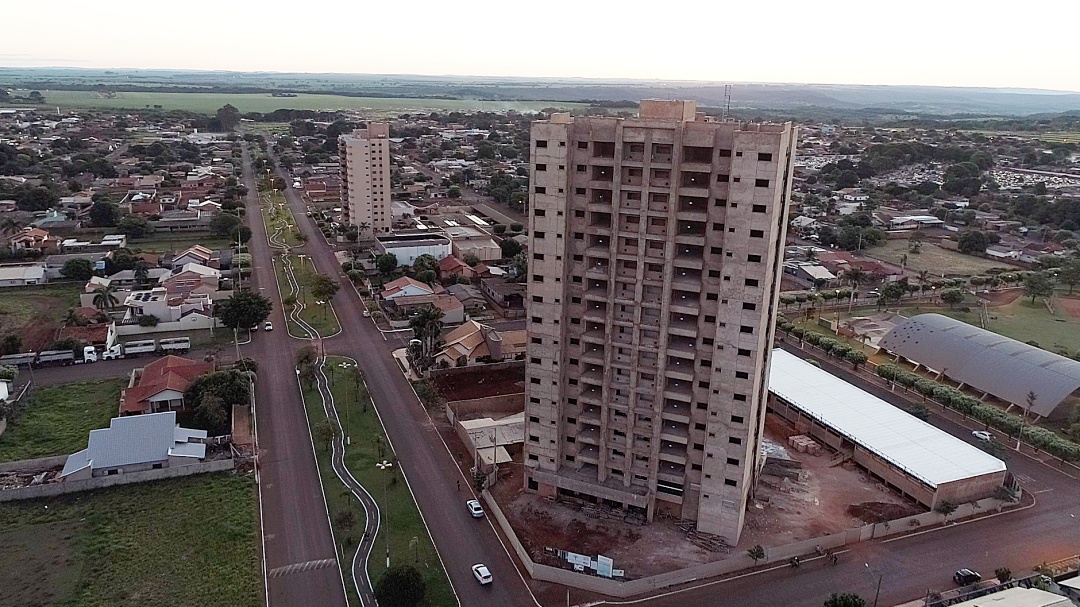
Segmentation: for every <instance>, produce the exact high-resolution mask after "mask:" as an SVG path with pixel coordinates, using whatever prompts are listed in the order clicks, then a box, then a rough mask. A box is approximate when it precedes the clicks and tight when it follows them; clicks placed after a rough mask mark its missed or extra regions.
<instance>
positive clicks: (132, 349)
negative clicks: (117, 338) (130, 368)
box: [101, 339, 157, 360]
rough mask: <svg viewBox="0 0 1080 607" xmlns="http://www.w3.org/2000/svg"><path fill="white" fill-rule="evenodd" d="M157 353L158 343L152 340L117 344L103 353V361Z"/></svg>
mask: <svg viewBox="0 0 1080 607" xmlns="http://www.w3.org/2000/svg"><path fill="white" fill-rule="evenodd" d="M155 351H157V343H155V342H154V340H152V339H143V340H138V341H129V342H127V343H124V344H115V345H113V347H111V348H109V349H108V350H105V351H104V352H102V353H101V360H115V359H118V358H126V357H128V356H138V355H140V354H153V353H154V352H155Z"/></svg>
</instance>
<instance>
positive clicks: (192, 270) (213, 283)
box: [159, 263, 221, 296]
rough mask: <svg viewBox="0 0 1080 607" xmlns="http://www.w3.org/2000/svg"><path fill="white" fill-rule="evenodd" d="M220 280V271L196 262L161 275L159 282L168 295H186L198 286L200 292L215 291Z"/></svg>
mask: <svg viewBox="0 0 1080 607" xmlns="http://www.w3.org/2000/svg"><path fill="white" fill-rule="evenodd" d="M220 281H221V271H220V270H217V269H215V268H208V267H206V266H204V265H201V264H197V263H186V264H184V265H183V266H182V267H180V268H179V269H176V268H174V269H173V271H172V273H170V274H168V275H165V276H162V277H161V278H160V279H159V283H160V284H161V285H162V286H164V287H165V289H166V291H168V293H169V295H185V296H186V295H188V294H190V293H191V292H192V291H194V290H195V289H197V288H199V287H206V288H205V289H201V292H203V293H206V292H210V291H217V290H218V285H219V283H220Z"/></svg>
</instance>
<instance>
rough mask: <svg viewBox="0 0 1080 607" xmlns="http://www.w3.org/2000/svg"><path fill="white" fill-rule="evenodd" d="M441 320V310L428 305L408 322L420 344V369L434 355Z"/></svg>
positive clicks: (440, 329)
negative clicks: (421, 361)
mask: <svg viewBox="0 0 1080 607" xmlns="http://www.w3.org/2000/svg"><path fill="white" fill-rule="evenodd" d="M442 318H443V313H442V310H440V309H438V308H436V307H435V306H431V305H428V306H424V307H423V308H420V309H419V310H417V312H416V314H415V315H414V316H413V317H412V319H410V320H409V327H411V328H412V330H413V335H415V336H416V339H419V340H420V343H421V352H422V356H421V358H422V359H423V364H422V365H421V366H422V367H426V363H427V361H428V360H430V359H431V356H432V355H433V354H434V351H435V345H436V343H437V342H438V340H439V335H440V334H441V333H442Z"/></svg>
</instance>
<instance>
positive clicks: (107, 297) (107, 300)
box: [94, 285, 120, 310]
mask: <svg viewBox="0 0 1080 607" xmlns="http://www.w3.org/2000/svg"><path fill="white" fill-rule="evenodd" d="M115 292H116V288H115V287H113V286H112V285H108V286H101V287H98V288H96V289H94V307H95V308H97V309H98V310H112V309H113V308H115V307H116V304H118V303H120V300H119V299H117V298H116V295H114V293H115Z"/></svg>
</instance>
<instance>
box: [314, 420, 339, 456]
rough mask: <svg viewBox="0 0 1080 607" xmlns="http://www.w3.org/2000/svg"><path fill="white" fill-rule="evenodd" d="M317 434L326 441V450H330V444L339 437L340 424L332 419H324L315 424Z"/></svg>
mask: <svg viewBox="0 0 1080 607" xmlns="http://www.w3.org/2000/svg"><path fill="white" fill-rule="evenodd" d="M315 433H316V436H318V437H319V439H321V440H322V441H323V442H324V443H326V450H327V451H330V444H331V443H333V442H334V439H335V438H337V437H338V426H337V424H335V423H334V420H332V419H324V420H323V421H321V422H319V425H317V426H315Z"/></svg>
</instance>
